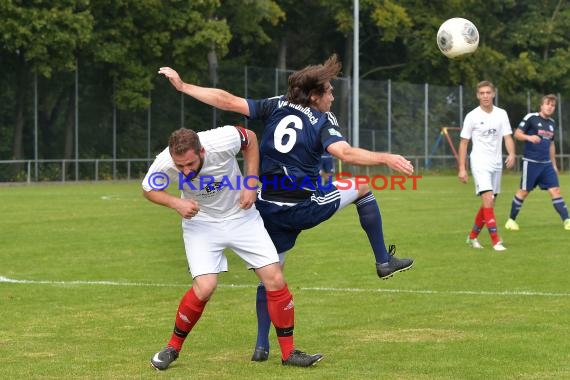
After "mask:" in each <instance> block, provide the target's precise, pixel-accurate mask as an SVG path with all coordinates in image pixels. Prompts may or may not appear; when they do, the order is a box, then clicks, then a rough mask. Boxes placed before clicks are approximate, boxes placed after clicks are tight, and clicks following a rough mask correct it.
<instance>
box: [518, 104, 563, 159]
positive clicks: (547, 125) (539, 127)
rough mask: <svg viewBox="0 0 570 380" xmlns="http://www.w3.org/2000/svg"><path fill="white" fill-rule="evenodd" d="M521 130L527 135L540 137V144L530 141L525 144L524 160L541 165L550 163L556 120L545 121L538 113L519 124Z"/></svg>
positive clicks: (532, 114) (529, 115) (528, 116)
mask: <svg viewBox="0 0 570 380" xmlns="http://www.w3.org/2000/svg"><path fill="white" fill-rule="evenodd" d="M517 128H518V129H520V130H521V131H522V132H523V133H524V134H525V135H530V136H540V138H541V140H540V142H539V143H538V144H533V143H532V142H530V141H525V143H524V154H523V160H527V161H531V162H539V163H549V162H550V144H551V143H552V142H553V141H554V133H555V130H556V122H555V121H554V119H551V118H548V119H545V118H543V117H542V116H540V114H539V113H538V112H533V113H529V114H527V115H526V116H525V117H524V118H523V119H522V121H521V122H520V123H519V125H518V127H517Z"/></svg>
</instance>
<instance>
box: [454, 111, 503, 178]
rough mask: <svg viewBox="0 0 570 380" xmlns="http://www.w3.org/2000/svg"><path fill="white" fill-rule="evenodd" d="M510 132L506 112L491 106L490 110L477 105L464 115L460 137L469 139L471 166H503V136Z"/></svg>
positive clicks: (492, 168)
mask: <svg viewBox="0 0 570 380" xmlns="http://www.w3.org/2000/svg"><path fill="white" fill-rule="evenodd" d="M510 134H512V129H511V124H510V122H509V117H508V116H507V112H506V111H505V110H504V109H502V108H499V107H495V106H493V110H492V111H491V112H485V111H484V110H483V109H482V108H481V107H477V108H475V109H474V110H472V111H471V112H469V113H468V114H467V116H465V121H464V122H463V128H462V129H461V138H464V139H471V142H472V148H471V155H470V158H471V160H470V162H471V168H474V167H475V168H481V169H486V170H500V169H502V168H503V136H506V135H510Z"/></svg>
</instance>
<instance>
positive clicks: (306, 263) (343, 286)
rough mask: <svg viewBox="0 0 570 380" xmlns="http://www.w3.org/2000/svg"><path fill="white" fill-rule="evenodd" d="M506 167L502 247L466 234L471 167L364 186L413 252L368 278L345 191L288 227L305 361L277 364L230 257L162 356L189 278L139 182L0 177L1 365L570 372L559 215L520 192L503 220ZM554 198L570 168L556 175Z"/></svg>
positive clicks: (172, 222)
mask: <svg viewBox="0 0 570 380" xmlns="http://www.w3.org/2000/svg"><path fill="white" fill-rule="evenodd" d="M518 180H519V177H518V176H517V175H515V174H506V175H505V176H504V178H503V183H502V187H503V192H502V194H501V196H500V197H499V198H498V200H497V207H496V216H497V220H498V222H499V231H500V233H501V235H502V238H503V240H504V242H505V246H506V247H507V248H508V250H507V251H506V252H505V253H496V252H494V251H493V250H492V249H491V248H490V241H489V236H488V233H487V232H486V230H485V231H483V233H482V234H481V237H480V241H481V243H482V244H483V246H484V247H485V249H484V250H473V249H470V248H468V247H467V246H466V245H465V238H466V235H467V232H468V231H469V229H470V227H471V224H472V222H473V218H474V215H475V212H476V210H477V208H478V207H479V200H478V199H477V198H476V197H475V196H474V194H473V191H474V190H473V183H472V179H471V178H470V181H471V182H470V183H468V184H467V185H463V184H461V183H459V181H458V180H457V178H456V177H453V176H424V177H423V178H422V179H421V180H418V182H417V185H418V186H417V187H418V189H417V190H416V191H412V190H409V189H408V190H406V191H402V190H394V191H379V192H377V193H376V196H377V199H378V202H379V204H380V207H381V210H382V213H383V214H382V215H383V220H384V231H385V236H386V240H387V244H389V243H396V244H397V247H398V248H397V249H398V250H397V254H398V256H401V257H413V258H414V259H415V264H414V268H413V269H412V270H410V271H407V272H404V273H400V274H398V275H396V276H394V277H393V278H392V279H389V280H386V281H382V280H380V279H378V277H377V276H376V272H375V267H374V263H373V259H372V257H373V256H372V253H371V251H370V249H369V247H368V243H367V239H366V237H365V234H364V233H363V232H362V230H361V229H360V225H359V222H358V218H357V215H356V211H355V208H354V206H350V207H348V208H347V209H345V210H343V211H341V212H340V213H339V214H338V215H335V216H334V217H333V218H332V219H330V220H329V221H327V222H325V223H323V224H322V225H320V226H318V227H316V228H314V229H312V230H310V231H306V232H304V233H303V234H302V235H301V237H300V238H299V240H298V243H297V246H296V247H295V248H294V250H293V251H291V252H290V253H289V255H288V259H287V264H286V270H285V274H286V276H287V280H288V283H289V287H290V289H291V290H292V292H293V295H294V298H295V305H296V326H295V336H296V345H297V346H298V348H300V349H303V350H306V351H309V352H322V353H324V354H325V359H324V360H323V361H322V362H320V363H319V364H318V365H317V366H315V367H312V368H289V367H283V366H281V362H280V357H279V349H278V345H277V342H276V339H275V334H274V332H272V335H271V342H272V351H271V354H270V359H269V361H267V362H265V363H252V362H250V355H251V353H252V349H253V345H254V342H255V305H254V301H255V287H256V284H257V280H256V277H255V275H254V274H253V273H252V272H250V271H247V270H246V269H245V266H244V264H243V263H242V262H241V261H240V260H239V258H237V256H235V255H234V254H231V253H230V254H229V260H230V271H229V272H228V273H224V274H222V275H221V276H220V280H219V283H220V285H219V288H218V290H217V292H216V294H215V295H214V297H213V298H212V300H211V301H210V303H209V304H208V306H207V307H206V310H205V313H204V314H203V316H202V319H201V321H200V323H198V325H197V326H196V328H195V329H194V331H192V333H191V334H190V336H189V338H188V339H187V341H186V345H185V348H184V350H183V351H182V353H181V356H180V358H179V359H178V361H176V362H175V363H174V364H173V365H172V366H171V368H170V369H168V370H167V371H165V372H164V373H162V372H157V371H155V370H154V369H152V368H151V367H150V364H149V359H150V357H151V355H152V354H153V353H154V352H156V351H157V350H159V349H161V348H162V347H163V346H164V345H165V344H166V342H167V340H168V338H169V336H170V333H171V331H172V326H173V321H174V315H175V312H176V308H177V306H178V302H179V300H180V297H181V296H182V294H183V293H184V291H185V290H186V289H187V287H188V285H189V284H190V281H191V279H190V276H189V275H188V273H187V264H186V258H185V256H184V253H183V245H182V239H181V230H180V220H179V217H178V216H177V214H176V213H175V212H174V211H172V210H168V209H166V208H164V207H160V206H157V205H154V204H151V203H150V202H148V201H147V200H145V199H144V198H143V197H142V196H141V190H140V185H139V183H137V182H123V183H108V182H107V183H71V184H66V185H61V184H40V185H30V186H25V185H24V186H21V185H16V186H2V187H0V279H1V281H0V356H1V357H2V363H1V365H0V378H2V379H62V378H65V379H155V378H163V379H166V378H168V379H189V378H191V379H254V380H255V379H263V380H267V379H295V380H301V379H343V380H344V379H420V380H422V379H541V380H542V379H570V339H569V337H570V274H569V272H570V260H569V257H570V231H565V230H564V229H563V228H562V223H561V221H560V219H559V217H558V215H557V214H556V212H555V211H554V209H553V207H552V205H551V202H550V200H549V196H548V194H547V193H546V192H538V191H536V192H533V193H531V195H530V197H529V198H528V199H527V201H526V202H525V204H524V207H523V209H522V211H521V213H520V215H519V218H518V222H519V224H520V226H521V230H520V231H518V232H511V231H505V229H504V227H503V226H504V222H505V220H506V218H507V217H508V213H509V209H510V202H511V199H512V196H513V194H514V191H515V190H516V188H517V185H518ZM561 188H562V192H563V194H565V195H566V197H567V198H566V199H567V202H568V201H570V176H568V175H564V176H562V177H561Z"/></svg>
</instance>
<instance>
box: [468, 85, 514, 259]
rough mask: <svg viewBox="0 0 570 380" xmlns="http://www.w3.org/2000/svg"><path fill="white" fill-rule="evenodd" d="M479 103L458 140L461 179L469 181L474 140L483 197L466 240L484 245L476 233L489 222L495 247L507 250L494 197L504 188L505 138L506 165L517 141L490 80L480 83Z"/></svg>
mask: <svg viewBox="0 0 570 380" xmlns="http://www.w3.org/2000/svg"><path fill="white" fill-rule="evenodd" d="M477 99H478V100H479V106H478V107H477V108H475V109H473V110H472V111H471V112H469V113H468V114H467V116H465V120H464V122H463V127H462V129H461V135H460V137H461V140H460V142H459V173H458V177H459V180H460V181H461V182H463V183H467V178H468V175H467V166H466V162H467V145H468V144H469V140H471V142H472V148H471V155H470V156H469V157H470V159H469V162H470V166H471V174H472V175H473V180H474V182H475V193H476V194H477V195H478V196H479V197H480V198H481V207H480V208H479V210H478V211H477V215H476V216H475V223H474V224H473V228H472V229H471V232H470V233H469V236H467V244H469V245H470V246H471V247H473V248H483V247H482V246H481V244H480V243H479V240H478V239H477V237H478V236H479V232H481V229H482V228H483V226H485V225H487V229H488V231H489V235H490V236H491V242H492V244H493V249H494V250H495V251H504V250H506V248H505V246H504V245H503V243H502V241H501V238H500V237H499V233H498V231H497V221H496V219H495V211H494V207H495V198H496V197H497V195H498V194H499V193H500V192H501V176H502V172H503V162H502V161H503V159H502V157H503V139H504V140H505V146H506V148H507V152H508V154H509V155H508V157H507V159H506V161H505V164H506V166H507V168H512V167H513V166H514V163H515V143H514V141H513V138H512V136H511V134H512V129H511V125H510V122H509V117H508V116H507V112H506V111H505V110H504V109H502V108H499V107H496V106H495V105H493V100H494V99H495V86H494V85H493V84H492V83H491V82H488V81H482V82H479V83H478V84H477Z"/></svg>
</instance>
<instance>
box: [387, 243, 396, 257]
mask: <svg viewBox="0 0 570 380" xmlns="http://www.w3.org/2000/svg"><path fill="white" fill-rule="evenodd" d="M388 254H389V255H390V256H394V255H395V254H396V244H390V245H389V246H388Z"/></svg>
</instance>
